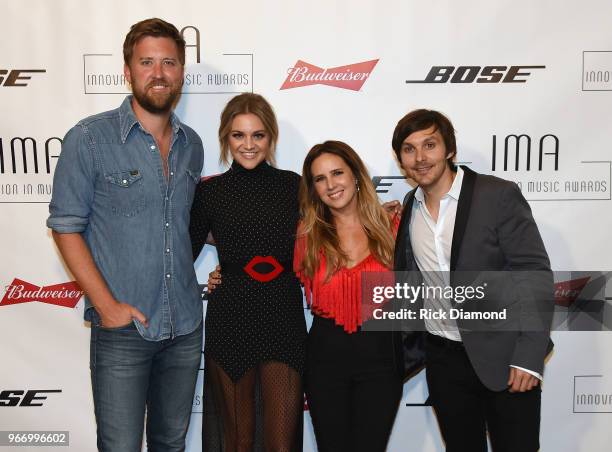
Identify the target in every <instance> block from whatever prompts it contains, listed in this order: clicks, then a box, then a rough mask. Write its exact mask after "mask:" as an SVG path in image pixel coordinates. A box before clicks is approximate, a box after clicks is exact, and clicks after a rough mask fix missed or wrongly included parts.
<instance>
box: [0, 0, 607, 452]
mask: <svg viewBox="0 0 612 452" xmlns="http://www.w3.org/2000/svg"><path fill="white" fill-rule="evenodd" d="M0 11H1V14H0V24H1V28H0V29H1V30H2V39H0V111H1V115H2V120H1V121H0V215H1V216H0V218H1V220H0V249H1V250H2V259H0V285H2V286H3V287H4V290H3V291H2V293H1V294H0V296H1V297H2V299H1V300H0V344H1V345H0V347H1V348H0V350H1V352H0V362H1V364H0V430H61V431H69V432H70V446H69V449H70V450H74V451H78V452H87V451H93V450H95V421H94V415H93V405H92V397H91V390H90V378H89V368H88V362H89V334H90V330H89V328H88V327H87V326H86V325H85V324H84V322H83V320H82V314H83V312H82V311H83V301H82V299H81V296H80V295H81V294H80V292H79V291H78V287H72V286H71V285H70V281H71V280H72V277H71V276H70V275H68V274H67V272H66V270H65V268H64V266H63V264H62V262H61V260H60V258H59V256H58V253H57V250H56V248H55V246H54V244H53V241H52V239H51V235H50V232H49V231H48V230H47V229H46V227H45V219H46V217H47V212H48V211H47V204H48V202H49V199H50V194H51V189H52V178H53V172H54V168H55V165H56V162H57V157H58V156H59V154H60V152H61V140H62V138H63V136H64V134H65V133H66V131H67V130H68V129H69V128H70V127H71V126H72V125H74V124H75V123H76V122H77V121H78V120H79V119H81V118H83V117H85V116H88V115H90V114H94V113H97V112H100V111H104V110H108V109H112V108H115V107H117V106H118V105H119V104H120V103H121V101H122V100H123V97H124V95H126V94H127V93H128V90H127V87H126V84H125V80H124V78H123V74H122V66H123V61H122V53H121V47H122V43H123V39H124V37H125V34H126V33H127V31H128V29H129V27H130V25H131V24H133V23H135V22H137V21H139V20H141V19H144V18H148V17H155V16H157V17H161V18H164V19H165V20H168V21H170V22H172V23H174V24H175V25H176V26H177V27H178V28H179V29H180V30H182V32H183V34H184V37H185V39H186V41H187V44H188V48H187V67H186V76H185V85H184V94H183V96H182V99H181V102H180V104H179V106H178V108H177V113H178V114H179V115H180V117H181V118H182V120H184V122H186V123H187V124H189V125H190V126H192V127H193V128H194V129H195V130H196V131H197V132H198V133H200V135H201V136H202V139H203V141H204V147H205V150H206V156H205V167H204V171H203V174H204V175H210V174H214V173H218V172H220V171H222V170H223V169H222V168H220V167H219V165H218V157H219V154H218V144H217V138H216V131H217V127H218V124H219V114H220V112H221V110H222V108H223V106H224V104H225V103H226V102H227V101H228V100H229V99H230V98H231V97H232V96H234V95H235V94H237V93H240V92H244V91H254V92H258V93H261V94H263V95H264V96H265V97H266V98H267V99H268V100H269V101H270V102H271V104H272V105H273V106H274V108H275V110H276V113H277V115H278V120H279V124H280V131H281V137H280V142H279V145H278V153H277V155H278V166H279V167H281V168H286V169H291V170H294V171H297V172H300V171H301V164H302V160H303V158H304V156H305V154H306V152H307V151H308V149H309V148H310V147H311V146H312V145H313V144H315V143H318V142H321V141H323V140H326V139H339V140H344V141H346V142H348V143H349V144H351V145H352V146H353V147H354V148H355V149H357V150H358V152H359V153H360V155H361V156H362V157H363V159H364V160H365V162H366V163H367V165H368V167H369V170H370V172H371V175H372V176H373V178H374V181H375V183H376V184H377V187H378V192H379V193H380V198H381V199H382V200H390V199H401V198H402V197H403V196H404V194H405V193H406V192H407V191H408V190H409V186H408V184H407V183H406V181H405V180H404V179H403V177H402V175H401V172H400V171H399V169H398V167H397V165H396V162H395V161H394V158H393V153H392V150H391V145H390V141H391V134H392V131H393V129H394V126H395V124H396V123H397V121H398V119H399V118H401V117H402V116H403V115H404V114H405V113H407V112H408V111H410V110H412V109H415V108H419V107H426V108H433V109H437V110H440V111H442V112H444V113H446V114H447V115H448V116H449V117H450V118H451V120H452V121H453V122H454V124H455V126H456V129H457V136H458V148H459V152H458V160H459V161H460V162H464V163H468V164H469V165H471V167H472V168H473V169H475V170H477V171H480V172H484V173H490V174H494V175H496V176H499V177H503V178H506V179H511V180H514V181H516V182H518V183H519V184H520V186H521V188H522V190H523V193H524V195H525V197H526V198H527V199H528V200H529V202H530V204H531V207H532V209H533V212H534V216H535V218H536V221H537V222H538V225H539V227H540V231H541V233H542V235H543V237H544V241H545V243H546V247H547V249H548V252H549V254H550V257H551V261H552V263H553V267H554V269H556V270H567V271H587V272H590V271H599V270H610V269H612V246H611V245H610V239H609V234H610V233H609V231H610V225H611V224H612V211H611V207H612V203H611V201H610V200H611V196H610V193H611V192H610V182H611V160H612V159H611V154H612V126H611V125H612V28H611V27H610V17H612V4H611V3H610V2H609V1H603V0H602V1H596V0H587V1H568V2H553V1H548V0H546V1H545V0H542V1H538V2H534V1H529V0H500V1H496V2H482V1H479V0H467V1H463V2H455V1H452V0H438V1H431V2H419V1H414V0H402V1H400V0H394V1H382V2H381V1H379V2H375V1H372V0H369V1H365V0H364V1H356V0H352V1H349V0H346V1H332V0H310V1H308V2H290V1H280V0H278V1H264V0H235V1H227V2H201V1H195V0H193V1H182V2H174V3H172V2H167V1H144V0H142V1H132V0H130V1H124V0H106V1H103V2H102V1H97V2H94V1H76V0H63V1H44V0H20V1H14V0H2V1H1V2H0ZM330 74H331V75H333V76H330ZM338 74H345V75H346V76H343V77H340V76H338ZM334 79H335V80H334ZM215 262H216V256H215V254H214V249H211V250H208V251H207V253H206V255H205V256H204V258H201V259H200V260H199V261H198V263H197V271H198V276H199V279H200V281H201V282H202V283H204V282H205V281H206V278H207V274H208V271H209V270H210V268H211V267H212V266H213V265H214V263H215ZM585 281H588V279H587V280H585V279H583V278H582V277H577V276H576V275H575V273H567V277H566V278H561V279H559V278H558V283H559V284H558V289H559V290H558V292H559V294H558V295H559V298H558V302H559V304H560V305H562V307H564V308H566V309H571V308H572V304H573V303H575V302H576V300H577V299H578V298H579V294H580V292H581V290H582V289H583V288H584V283H585ZM50 286H57V287H59V288H64V289H66V290H65V291H64V292H62V293H61V295H62V296H60V297H51V298H47V299H43V300H40V299H37V297H36V296H35V295H34V296H33V297H27V296H25V294H26V291H36V289H38V288H48V287H50ZM610 296H611V294H610V293H607V292H606V291H605V290H604V289H602V290H600V291H599V292H598V293H596V294H595V298H597V299H598V300H600V301H601V302H602V303H604V304H605V303H606V302H609V301H610ZM38 298H42V297H38ZM566 327H567V325H566ZM562 329H563V328H562ZM564 329H566V330H572V329H581V328H572V327H571V326H570V327H567V328H564ZM554 340H555V343H556V348H555V351H554V353H553V355H552V357H551V359H550V360H549V363H548V366H547V368H546V373H545V383H544V392H543V409H542V434H541V437H542V450H543V451H546V452H575V451H589V452H597V451H608V450H609V447H610V443H611V442H612V430H611V429H610V420H611V419H612V414H611V413H612V355H611V354H610V353H608V347H609V345H610V344H611V340H612V335H610V333H608V332H603V331H601V332H593V331H590V332H584V331H557V332H555V333H554ZM201 393H202V382H201V378H200V379H199V382H198V389H197V393H196V394H195V397H194V402H193V418H192V424H191V428H190V431H189V435H188V450H189V451H190V452H194V451H200V450H201V441H200V432H201V416H202V415H201V411H202V396H201ZM426 398H427V389H426V385H425V380H424V375H423V374H420V375H418V376H417V377H416V378H415V379H413V380H412V381H411V382H409V383H408V384H407V385H406V387H405V397H404V401H403V403H402V406H401V408H400V412H399V415H398V418H397V421H396V424H395V427H394V430H393V435H392V438H391V442H390V445H389V450H390V451H404V450H414V451H418V450H423V451H441V450H443V445H442V443H441V440H440V435H439V431H438V428H437V425H436V421H435V416H434V414H433V412H432V410H431V408H430V407H427V406H425V405H424V402H425V400H426ZM305 419H306V422H305V430H306V433H305V435H304V442H305V449H306V450H307V451H313V450H316V447H315V444H314V438H313V435H312V427H311V425H310V419H309V417H308V413H306V414H305ZM21 450H23V449H21Z"/></svg>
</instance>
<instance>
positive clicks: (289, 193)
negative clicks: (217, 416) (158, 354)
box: [190, 162, 306, 382]
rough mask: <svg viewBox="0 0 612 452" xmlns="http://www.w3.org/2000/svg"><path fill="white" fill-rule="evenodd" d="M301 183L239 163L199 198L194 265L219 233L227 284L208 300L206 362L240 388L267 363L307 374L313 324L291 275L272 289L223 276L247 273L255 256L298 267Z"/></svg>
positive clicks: (205, 186) (207, 184) (202, 187)
mask: <svg viewBox="0 0 612 452" xmlns="http://www.w3.org/2000/svg"><path fill="white" fill-rule="evenodd" d="M299 180H300V176H299V175H297V174H295V173H293V172H291V171H283V170H279V169H276V168H273V167H271V166H269V165H268V164H267V163H265V162H263V163H262V164H260V165H259V166H258V167H256V168H255V169H253V170H246V169H245V168H243V167H242V166H240V165H239V164H237V163H236V162H234V163H233V164H232V167H231V168H230V169H229V170H228V171H227V172H225V173H223V174H221V175H219V176H215V177H212V178H209V179H207V180H205V181H203V182H201V183H200V184H199V185H198V187H197V190H196V194H195V199H194V203H193V208H192V212H191V226H190V234H191V239H192V246H193V254H194V259H195V258H196V257H197V256H198V255H199V254H200V252H201V250H202V248H203V246H204V243H205V241H206V237H207V235H208V233H209V232H212V235H213V237H214V239H215V243H216V246H217V252H218V255H219V261H220V262H221V263H222V269H221V272H222V276H223V282H222V284H221V285H219V286H217V287H216V288H215V290H214V291H213V292H212V293H211V294H210V297H209V300H208V308H207V312H206V321H205V330H204V331H205V355H206V356H207V357H209V358H212V359H213V360H214V361H215V363H217V364H218V365H219V366H220V367H221V368H222V369H223V371H224V372H225V373H226V374H227V375H228V376H229V377H230V378H231V379H232V380H233V381H234V382H237V381H238V380H240V378H241V377H242V376H243V375H244V374H245V373H246V372H247V371H248V370H249V369H252V368H253V367H255V366H257V365H258V364H260V363H263V362H266V361H278V362H281V363H285V364H287V365H289V366H290V367H292V368H293V369H295V370H296V371H297V372H298V373H299V374H300V375H302V374H303V370H304V359H305V340H306V324H305V320H304V309H303V302H302V291H301V289H300V284H299V281H298V279H297V278H296V276H295V275H294V274H293V272H292V271H291V268H288V269H287V270H288V271H284V272H282V273H281V274H280V275H279V276H278V277H277V278H275V279H273V280H272V281H270V282H265V283H264V282H259V281H256V280H254V279H252V278H251V277H250V276H249V275H247V274H246V273H245V272H243V271H224V270H223V263H224V262H227V263H231V264H232V266H233V267H234V266H235V264H239V266H240V267H239V268H241V267H242V266H244V265H245V264H246V263H247V262H249V261H250V260H251V259H252V258H253V257H254V256H273V257H274V258H275V259H276V260H277V261H278V262H280V263H287V262H288V263H291V262H292V261H293V248H294V241H295V233H296V229H297V223H298V219H299V215H298V186H299ZM262 272H263V271H262Z"/></svg>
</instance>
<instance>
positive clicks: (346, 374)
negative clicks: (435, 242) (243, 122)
mask: <svg viewBox="0 0 612 452" xmlns="http://www.w3.org/2000/svg"><path fill="white" fill-rule="evenodd" d="M300 208H301V214H302V222H301V224H300V228H299V231H298V237H297V240H296V246H295V253H294V270H295V271H296V273H297V275H298V276H299V277H300V279H301V280H302V282H303V284H304V288H305V294H306V299H307V301H308V303H309V305H310V308H311V310H312V313H313V315H314V320H313V324H312V327H311V329H310V332H309V335H308V342H307V361H306V375H305V384H306V395H307V398H308V406H309V408H310V414H311V417H312V422H313V426H314V431H315V436H316V440H317V446H318V449H319V451H323V452H325V451H351V452H356V451H367V452H376V451H384V450H385V448H386V445H387V441H388V439H389V435H390V433H391V428H392V426H393V421H394V419H395V415H396V412H397V409H398V406H399V401H400V398H401V395H402V377H401V376H400V373H399V372H398V366H397V364H396V359H395V352H394V347H393V345H392V344H393V340H392V333H391V332H386V331H382V332H373V331H367V332H366V331H362V328H361V327H362V324H363V322H364V321H366V320H368V318H367V317H369V314H368V313H369V312H371V311H370V310H368V309H367V308H366V309H364V308H363V307H362V300H361V279H362V275H363V272H388V271H390V269H391V268H392V264H393V247H394V234H395V232H396V230H397V226H398V221H397V218H390V217H389V214H388V213H387V212H385V210H384V209H383V207H382V206H381V205H380V203H379V201H378V198H377V195H376V190H375V188H374V186H373V184H372V182H371V179H370V176H369V175H368V172H367V169H366V167H365V165H364V164H363V162H362V161H361V159H360V158H359V156H358V155H357V153H356V152H355V151H354V150H353V149H352V148H351V147H350V146H348V145H347V144H345V143H342V142H339V141H326V142H325V143H322V144H318V145H316V146H314V147H313V148H312V149H311V150H310V152H309V153H308V155H307V156H306V160H305V161H304V167H303V172H302V180H301V185H300ZM389 275H391V274H389ZM366 301H367V300H366ZM364 317H366V318H364Z"/></svg>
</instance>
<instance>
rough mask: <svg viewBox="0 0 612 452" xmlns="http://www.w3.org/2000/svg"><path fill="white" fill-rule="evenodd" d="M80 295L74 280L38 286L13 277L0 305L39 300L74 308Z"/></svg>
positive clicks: (80, 292) (80, 291)
mask: <svg viewBox="0 0 612 452" xmlns="http://www.w3.org/2000/svg"><path fill="white" fill-rule="evenodd" d="M82 296H83V291H82V290H81V288H80V287H79V286H78V284H77V283H76V282H75V281H70V282H66V283H62V284H55V285H52V286H42V287H39V286H36V285H34V284H30V283H29V282H26V281H23V280H21V279H18V278H15V279H14V280H13V282H12V283H11V284H10V285H9V286H7V287H6V293H5V294H4V298H2V301H0V306H8V305H13V304H21V303H29V302H31V301H39V302H41V303H47V304H53V305H56V306H63V307H65V308H74V307H75V306H76V305H77V303H78V302H79V300H80V299H81V297H82Z"/></svg>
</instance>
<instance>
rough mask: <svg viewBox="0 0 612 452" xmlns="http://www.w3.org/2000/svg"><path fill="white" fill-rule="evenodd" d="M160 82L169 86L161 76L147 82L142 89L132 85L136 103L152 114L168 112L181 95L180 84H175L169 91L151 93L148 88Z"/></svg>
mask: <svg viewBox="0 0 612 452" xmlns="http://www.w3.org/2000/svg"><path fill="white" fill-rule="evenodd" d="M160 82H162V83H163V84H164V85H166V86H170V84H169V83H168V82H167V81H166V80H165V79H163V78H159V79H156V80H153V81H151V82H149V83H148V84H147V86H145V88H144V89H141V88H139V87H137V86H134V85H132V94H133V95H134V99H136V102H138V105H140V106H141V107H142V108H143V109H145V110H146V111H148V112H149V113H152V114H154V115H157V114H163V113H168V112H170V111H171V110H172V107H173V106H174V105H175V103H176V101H177V100H178V98H179V97H180V95H181V86H175V87H173V88H172V89H171V90H170V92H168V93H164V94H161V93H160V94H155V93H154V92H153V93H151V90H150V88H151V87H152V86H155V85H156V84H159V83H160Z"/></svg>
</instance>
